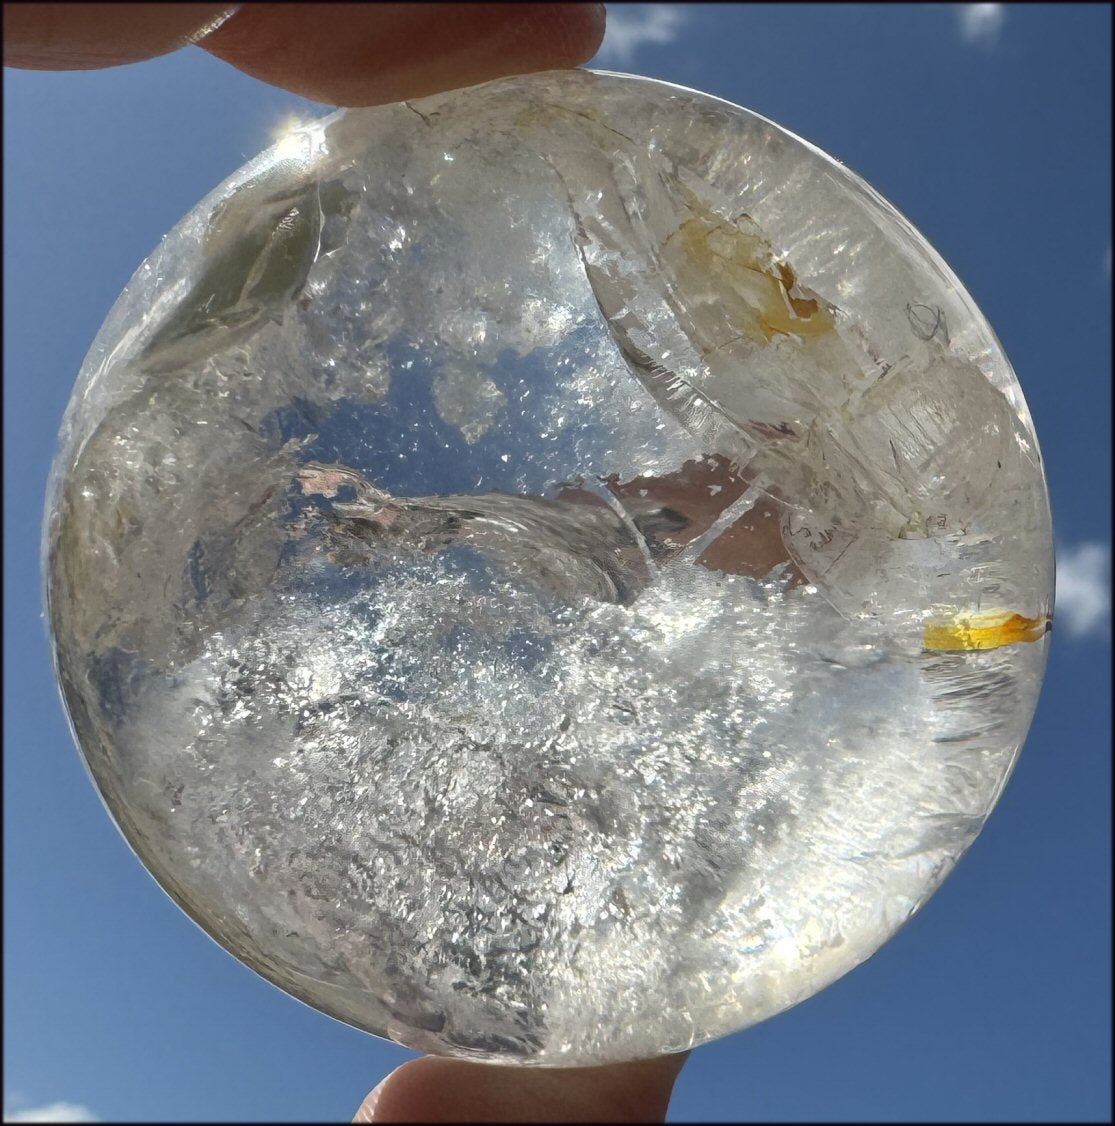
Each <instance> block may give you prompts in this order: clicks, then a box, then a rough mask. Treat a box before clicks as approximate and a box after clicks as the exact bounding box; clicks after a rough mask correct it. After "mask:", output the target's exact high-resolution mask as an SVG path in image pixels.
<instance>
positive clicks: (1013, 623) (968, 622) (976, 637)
mask: <svg viewBox="0 0 1115 1126" xmlns="http://www.w3.org/2000/svg"><path fill="white" fill-rule="evenodd" d="M1052 628H1053V621H1052V619H1051V618H1050V616H1049V615H1048V614H1042V615H1040V616H1039V617H1037V618H1024V617H1023V616H1022V615H1021V614H1014V613H1011V612H1010V611H994V612H990V613H985V614H967V615H965V616H964V617H957V618H954V619H952V620H951V621H940V620H938V621H935V622H927V623H926V625H925V631H924V634H923V642H924V645H925V648H926V649H932V650H938V651H945V652H949V651H961V650H966V649H998V648H999V647H1000V646H1001V645H1014V644H1016V643H1017V642H1019V641H1038V640H1039V639H1040V638H1042V637H1044V636H1045V635H1046V634H1047V633H1048V632H1049V631H1050V630H1051V629H1052Z"/></svg>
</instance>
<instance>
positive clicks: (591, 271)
mask: <svg viewBox="0 0 1115 1126" xmlns="http://www.w3.org/2000/svg"><path fill="white" fill-rule="evenodd" d="M44 551H45V555H46V568H47V588H48V589H47V595H48V605H49V618H50V625H51V629H52V637H53V647H54V656H55V660H56V665H57V670H58V675H59V678H60V682H61V686H62V690H63V695H64V698H65V702H66V705H67V709H68V712H69V715H70V718H71V722H72V726H73V729H74V732H75V737H76V739H77V742H78V744H79V747H80V750H81V753H82V755H83V756H84V759H85V761H86V763H87V764H88V766H89V769H90V771H91V773H92V776H93V779H94V780H95V782H96V785H97V787H98V788H99V790H100V792H101V794H102V795H103V797H104V800H105V802H106V804H107V806H108V808H109V810H110V812H111V814H112V816H113V817H114V818H115V820H116V822H117V823H118V825H119V826H120V828H121V830H122V831H123V833H124V835H125V836H126V838H127V840H128V841H129V842H130V844H131V846H132V847H133V848H134V849H135V851H136V852H137V853H138V855H139V856H140V858H141V859H142V861H143V863H144V864H145V865H146V866H147V867H148V868H149V869H150V871H151V872H152V873H153V875H154V876H155V878H156V879H157V880H158V881H159V883H160V884H161V885H162V887H163V888H164V889H165V890H166V891H167V892H168V893H169V894H170V895H171V896H172V897H173V898H174V899H175V901H176V902H177V903H178V904H179V905H180V906H181V907H182V908H183V909H184V910H185V911H186V912H187V913H188V914H189V915H190V916H191V917H192V918H193V919H194V920H196V921H197V922H198V923H199V924H200V925H201V926H202V927H203V928H204V929H205V930H206V931H207V932H208V933H209V934H210V935H211V936H213V938H215V939H216V940H217V941H218V942H220V943H221V944H222V945H223V946H225V947H226V948H227V949H228V950H229V951H231V952H232V953H233V954H234V955H235V956H236V957H238V958H240V959H241V960H243V961H244V962H245V963H246V964H247V965H248V966H250V967H251V968H252V969H254V970H255V971H257V972H258V973H260V974H262V975H263V976H264V977H265V978H267V979H268V980H270V981H272V982H274V983H275V984H276V985H278V986H280V987H281V988H282V989H284V990H286V991H288V992H289V993H291V994H293V995H294V996H295V997H298V998H300V999H301V1000H303V1001H305V1002H307V1003H308V1004H310V1005H313V1006H315V1007H317V1008H319V1009H321V1010H323V1011H324V1012H326V1013H328V1014H330V1015H332V1016H334V1017H336V1018H339V1019H340V1020H343V1021H347V1022H348V1023H350V1024H353V1025H355V1026H357V1027H359V1028H362V1029H365V1030H368V1031H370V1032H373V1033H377V1034H379V1035H381V1036H387V1037H390V1038H391V1039H393V1040H396V1041H398V1042H399V1043H402V1044H405V1045H408V1046H409V1047H412V1048H415V1049H419V1050H424V1051H430V1052H436V1053H442V1054H449V1055H456V1056H464V1057H470V1058H475V1059H485V1060H492V1061H495V1062H504V1063H522V1064H532V1065H550V1066H573V1065H588V1064H600V1063H605V1062H609V1061H618V1060H625V1059H634V1058H639V1057H647V1056H652V1055H655V1054H659V1053H664V1052H671V1051H677V1050H681V1049H684V1048H688V1047H691V1046H692V1045H694V1044H699V1043H701V1042H703V1041H706V1040H709V1039H711V1038H713V1037H717V1036H721V1035H724V1034H726V1033H729V1032H732V1031H735V1030H737V1029H740V1028H743V1027H746V1026H747V1025H750V1024H753V1023H755V1022H756V1021H760V1020H762V1019H764V1018H766V1017H768V1016H770V1015H772V1014H774V1013H777V1012H779V1011H780V1010H783V1009H785V1008H787V1007H788V1006H790V1005H793V1004H795V1003H796V1002H798V1001H801V1000H802V999H804V998H806V997H808V996H809V995H811V994H813V993H815V992H816V991H817V990H819V989H821V988H823V987H824V986H825V985H827V984H828V983H830V982H832V981H833V980H835V979H836V978H838V977H840V976H841V975H842V974H844V973H846V972H847V971H848V970H850V969H851V968H852V967H854V966H855V965H857V964H858V963H859V962H861V961H863V960H864V959H865V958H866V957H868V956H869V955H870V954H871V953H872V952H873V951H875V950H876V949H877V948H878V947H879V946H880V944H882V943H883V942H884V941H885V940H886V939H887V938H888V937H889V936H890V935H891V934H893V933H894V931H895V930H896V929H897V928H898V927H900V926H901V925H902V924H903V923H904V922H905V921H906V920H907V919H909V917H910V916H911V915H912V914H913V913H914V912H915V911H916V910H917V909H918V908H919V907H920V906H921V905H922V904H923V903H924V902H925V901H926V899H927V897H929V896H930V895H931V894H932V892H933V891H934V889H935V888H936V887H937V886H938V885H939V884H940V882H941V880H942V879H943V878H944V877H945V876H946V875H947V874H948V872H949V871H950V870H951V868H952V867H953V865H954V864H955V863H956V861H957V859H958V858H959V857H960V855H961V854H962V853H963V852H964V851H965V849H966V848H967V847H968V846H969V845H970V844H971V842H972V840H973V839H974V838H975V836H976V834H977V833H978V832H979V830H980V828H981V827H982V825H983V824H984V821H985V819H986V817H987V815H988V813H989V812H990V810H991V808H992V806H993V805H994V803H995V801H996V799H997V798H998V796H999V794H1000V792H1001V790H1002V787H1003V785H1004V783H1005V781H1006V779H1007V776H1008V774H1009V772H1010V770H1011V767H1012V765H1013V763H1014V761H1015V758H1016V755H1017V752H1018V750H1019V747H1020V745H1021V743H1022V741H1023V739H1024V737H1025V734H1026V731H1027V728H1028V726H1029V722H1030V719H1031V716H1032V713H1033V710H1034V707H1035V703H1036V699H1037V695H1038V690H1039V686H1040V682H1041V677H1042V673H1043V670H1044V664H1045V659H1046V649H1047V646H1048V637H1047V631H1048V629H1049V625H1050V611H1051V598H1052V585H1053V583H1052V578H1053V572H1052V567H1053V552H1052V535H1051V528H1050V517H1049V509H1048V500H1047V494H1046V488H1045V482H1044V475H1043V468H1042V462H1041V457H1040V454H1039V451H1038V446H1037V442H1036V439H1035V435H1034V431H1033V426H1032V423H1031V421H1030V418H1029V415H1028V412H1027V409H1026V406H1025V403H1024V400H1023V398H1022V394H1021V392H1020V390H1019V386H1018V383H1017V381H1016V379H1015V376H1014V374H1013V372H1012V369H1011V367H1010V365H1009V363H1008V361H1007V359H1006V357H1005V356H1004V354H1003V352H1002V350H1001V348H1000V346H999V344H998V342H997V341H996V339H995V336H994V335H993V333H992V331H991V329H990V328H989V326H988V324H987V322H986V321H985V319H984V317H983V316H982V315H981V314H980V312H979V310H978V309H977V308H976V306H975V304H974V303H973V301H972V299H971V298H970V297H969V296H968V294H967V293H966V291H965V290H964V288H963V286H962V285H961V284H960V282H959V281H958V280H957V279H956V277H955V276H954V275H953V274H952V272H951V271H950V270H949V268H948V267H947V266H946V265H945V264H944V262H942V260H941V259H940V258H939V257H938V255H937V254H936V253H935V252H934V251H933V250H932V249H931V248H930V247H929V246H928V245H927V244H926V242H925V240H924V239H923V238H922V237H921V236H920V235H919V234H918V233H917V231H915V230H914V229H913V228H912V227H911V225H910V224H909V223H908V222H907V221H906V220H905V219H903V217H902V216H901V215H900V214H898V213H897V212H896V211H895V210H894V209H893V208H892V207H891V206H890V205H889V204H888V203H886V202H885V201H884V200H883V199H881V198H880V197H879V196H878V195H877V194H876V193H875V192H874V191H872V190H871V189H870V188H869V187H868V186H867V185H866V184H864V183H863V181H862V180H860V179H858V178H857V177H856V176H855V175H854V174H852V173H851V172H849V171H848V170H847V169H845V168H843V167H842V166H841V165H839V164H838V163H837V162H835V161H834V160H832V159H831V158H829V157H827V156H826V155H825V154H823V153H822V152H820V151H819V150H818V149H816V148H814V147H813V146H811V145H810V144H808V143H806V142H804V141H802V140H800V139H799V138H797V137H795V136H793V135H791V134H790V133H788V132H786V131H785V130H783V129H781V128H779V127H778V126H776V125H774V124H772V123H771V122H769V121H767V120H765V119H764V118H762V117H759V116H757V115H756V114H754V113H751V112H749V111H747V110H744V109H741V108H739V107H736V106H733V105H729V104H727V103H725V102H723V101H720V100H717V99H715V98H711V97H708V96H706V95H703V94H699V93H695V92H693V91H691V90H686V89H682V88H680V87H676V86H671V85H667V84H665V83H661V82H654V81H650V80H646V79H640V78H634V77H631V76H624V75H612V74H602V73H592V72H586V71H567V72H552V73H547V74H541V75H534V76H528V77H520V78H513V79H508V80H503V81H499V82H495V83H490V84H487V85H484V86H480V87H475V88H471V89H467V90H458V91H455V92H452V93H447V94H443V95H438V96H435V97H430V98H426V99H423V100H421V101H414V102H410V103H403V104H398V105H391V106H384V107H379V108H373V109H367V110H349V111H344V112H339V113H336V114H334V115H332V116H330V117H327V118H323V119H322V120H320V121H318V122H314V123H310V124H307V125H305V126H304V127H301V128H299V129H295V130H292V131H291V133H290V134H289V135H287V136H286V137H284V139H283V140H282V141H280V142H279V143H277V144H276V145H275V146H273V147H272V148H271V149H269V150H268V151H266V152H265V153H263V154H262V155H261V156H260V157H258V158H257V159H255V160H253V161H252V162H250V163H249V164H248V165H246V166H245V167H244V168H243V169H242V170H241V171H240V172H238V173H236V174H235V175H234V176H232V177H231V178H230V179H229V180H228V181H226V182H225V183H224V184H223V185H221V186H220V187H219V188H217V189H216V190H215V191H214V192H213V193H212V194H211V195H209V196H208V197H206V198H205V199H204V200H203V201H202V202H201V203H200V204H198V206H197V207H196V208H195V209H194V210H193V211H192V212H190V214H189V215H187V216H186V218H185V219H183V220H182V222H181V223H180V224H179V225H178V226H177V227H176V228H175V229H174V230H173V231H172V232H171V233H170V234H169V235H167V236H166V238H165V239H164V240H163V241H162V243H161V244H160V245H159V247H158V248H157V249H156V250H155V252H154V253H153V254H152V255H151V257H150V258H149V259H148V260H147V261H146V262H145V263H144V264H143V265H142V266H141V267H140V268H139V270H138V271H137V272H136V274H135V276H134V277H133V278H132V280H131V282H130V283H129V285H128V287H127V288H126V289H125V291H124V292H123V294H122V295H121V297H120V298H119V300H118V301H117V303H116V305H115V306H114V308H113V310H112V312H111V313H110V315H109V317H108V319H107V320H106V322H105V324H104V327H103V328H102V330H101V332H100V335H99V336H98V337H97V339H96V341H95V342H94V344H93V347H92V349H91V351H90V353H89V356H88V358H87V359H86V362H85V365H84V367H83V369H82V371H81V374H80V376H79V379H78V383H77V386H76V389H75V391H74V395H73V398H72V401H71V403H70V406H69V409H68V412H67V414H66V418H65V422H64V424H63V430H62V438H61V446H60V452H59V454H58V457H57V461H56V464H55V469H54V473H53V476H52V483H51V487H50V495H49V498H48V504H47V519H46V524H45V531H44Z"/></svg>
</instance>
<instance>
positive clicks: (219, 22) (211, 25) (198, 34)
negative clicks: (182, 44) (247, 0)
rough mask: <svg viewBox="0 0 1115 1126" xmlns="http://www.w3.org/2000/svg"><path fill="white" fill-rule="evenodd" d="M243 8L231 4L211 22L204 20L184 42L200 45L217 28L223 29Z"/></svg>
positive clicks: (240, 5) (239, 5) (241, 5)
mask: <svg viewBox="0 0 1115 1126" xmlns="http://www.w3.org/2000/svg"><path fill="white" fill-rule="evenodd" d="M243 6H244V5H243V4H232V5H230V6H229V7H227V8H226V9H225V10H224V11H223V12H218V13H217V14H216V15H215V16H214V17H213V18H212V19H211V20H206V22H205V23H203V24H202V25H201V27H199V28H198V29H197V31H195V32H194V33H193V34H192V35H187V36H186V42H187V43H189V44H192V45H196V44H198V43H200V42H201V41H202V40H203V39H205V38H207V37H208V36H210V35H212V34H213V32H214V31H216V30H217V29H218V28H221V27H224V25H225V24H226V23H228V21H229V20H230V19H232V17H233V16H234V15H236V13H237V12H239V11H240V9H241V8H242V7H243Z"/></svg>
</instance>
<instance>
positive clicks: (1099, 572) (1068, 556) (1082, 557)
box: [1056, 543, 1111, 637]
mask: <svg viewBox="0 0 1115 1126" xmlns="http://www.w3.org/2000/svg"><path fill="white" fill-rule="evenodd" d="M1056 614H1057V623H1058V625H1063V626H1064V628H1065V629H1067V630H1068V633H1069V636H1070V637H1085V636H1087V635H1088V634H1090V633H1096V634H1102V633H1104V632H1105V631H1106V630H1107V629H1108V628H1109V622H1110V617H1111V547H1110V545H1108V544H1105V543H1081V544H1077V545H1076V546H1075V547H1068V548H1063V549H1062V550H1060V551H1058V552H1057V606H1056Z"/></svg>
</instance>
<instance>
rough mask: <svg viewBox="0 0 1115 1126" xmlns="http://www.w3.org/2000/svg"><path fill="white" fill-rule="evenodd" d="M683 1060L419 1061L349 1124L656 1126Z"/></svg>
mask: <svg viewBox="0 0 1115 1126" xmlns="http://www.w3.org/2000/svg"><path fill="white" fill-rule="evenodd" d="M688 1055H689V1053H688V1052H684V1053H681V1054H678V1055H672V1056H660V1057H659V1058H657V1059H653V1060H635V1061H633V1062H631V1063H618V1064H609V1065H608V1066H607V1067H568V1068H556V1067H555V1068H549V1067H547V1068H535V1067H510V1066H509V1067H504V1066H502V1065H493V1064H484V1063H470V1062H468V1061H465V1060H457V1059H447V1058H444V1057H441V1056H423V1057H422V1058H421V1059H417V1060H412V1061H411V1062H410V1063H405V1064H403V1066H402V1067H399V1068H396V1069H395V1070H394V1071H393V1072H391V1074H390V1075H388V1076H387V1078H386V1079H384V1080H383V1082H382V1083H380V1084H379V1086H378V1087H376V1088H375V1090H374V1091H372V1092H371V1094H369V1095H368V1097H367V1098H366V1099H365V1100H364V1101H363V1102H362V1103H361V1104H360V1109H359V1110H358V1111H357V1112H356V1116H355V1117H354V1118H353V1122H663V1121H665V1118H666V1108H667V1107H668V1106H669V1103H670V1093H671V1091H672V1090H673V1087H674V1080H675V1079H677V1076H678V1072H679V1071H681V1067H682V1064H684V1063H685V1060H686V1058H687V1057H688Z"/></svg>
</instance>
